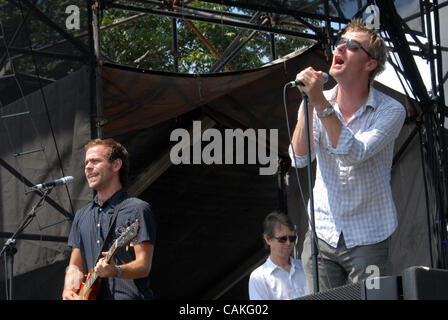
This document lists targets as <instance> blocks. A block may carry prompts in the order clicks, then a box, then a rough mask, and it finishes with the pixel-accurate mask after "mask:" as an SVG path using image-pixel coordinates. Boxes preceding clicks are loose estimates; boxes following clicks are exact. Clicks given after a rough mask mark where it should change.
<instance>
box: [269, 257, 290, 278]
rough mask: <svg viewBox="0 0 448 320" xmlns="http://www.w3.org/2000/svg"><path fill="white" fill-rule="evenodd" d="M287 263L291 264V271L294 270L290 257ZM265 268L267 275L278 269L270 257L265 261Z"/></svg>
mask: <svg viewBox="0 0 448 320" xmlns="http://www.w3.org/2000/svg"><path fill="white" fill-rule="evenodd" d="M289 262H290V263H291V271H293V270H294V269H295V265H294V264H293V263H292V261H291V257H289ZM265 268H266V269H267V270H268V271H269V274H272V272H274V271H275V270H276V269H280V267H279V266H278V265H276V264H275V263H274V262H273V261H272V260H271V256H269V257H268V258H267V259H266V264H265Z"/></svg>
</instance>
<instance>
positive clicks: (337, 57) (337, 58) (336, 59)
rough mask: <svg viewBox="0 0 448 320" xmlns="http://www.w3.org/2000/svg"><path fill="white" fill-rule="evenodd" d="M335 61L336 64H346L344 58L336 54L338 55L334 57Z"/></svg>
mask: <svg viewBox="0 0 448 320" xmlns="http://www.w3.org/2000/svg"><path fill="white" fill-rule="evenodd" d="M334 63H335V64H339V65H340V64H344V59H342V58H341V57H339V56H336V57H334Z"/></svg>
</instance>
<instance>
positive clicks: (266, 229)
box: [263, 210, 295, 249]
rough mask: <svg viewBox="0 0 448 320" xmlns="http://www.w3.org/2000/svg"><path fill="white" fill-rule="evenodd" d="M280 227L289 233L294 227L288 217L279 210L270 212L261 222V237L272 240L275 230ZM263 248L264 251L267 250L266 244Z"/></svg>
mask: <svg viewBox="0 0 448 320" xmlns="http://www.w3.org/2000/svg"><path fill="white" fill-rule="evenodd" d="M281 225H284V226H286V227H288V229H289V230H291V231H294V230H295V226H294V224H293V223H292V221H291V219H290V218H289V216H287V215H286V214H284V213H283V212H281V211H279V210H275V211H272V212H271V213H269V214H268V215H267V216H266V218H265V219H264V221H263V235H267V236H268V237H269V238H273V237H274V235H275V229H277V228H279V227H280V226H281ZM264 246H265V248H266V249H269V246H268V245H267V244H266V242H265V243H264Z"/></svg>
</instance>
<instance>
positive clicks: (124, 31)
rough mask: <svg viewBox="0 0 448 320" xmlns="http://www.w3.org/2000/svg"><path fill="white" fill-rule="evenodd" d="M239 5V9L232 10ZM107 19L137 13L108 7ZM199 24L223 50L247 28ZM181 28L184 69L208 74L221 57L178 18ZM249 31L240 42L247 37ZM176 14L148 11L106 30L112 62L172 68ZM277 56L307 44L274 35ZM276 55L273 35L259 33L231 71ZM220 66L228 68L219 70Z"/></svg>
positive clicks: (207, 5) (104, 44)
mask: <svg viewBox="0 0 448 320" xmlns="http://www.w3.org/2000/svg"><path fill="white" fill-rule="evenodd" d="M201 6H202V7H204V8H208V9H214V10H219V11H224V10H226V11H230V10H232V9H231V8H228V7H225V6H222V5H217V4H210V3H201ZM233 10H235V9H233ZM238 13H241V14H247V15H249V16H251V15H253V14H254V12H251V11H247V10H245V11H242V10H239V11H238ZM103 14H104V15H103V19H102V24H103V26H107V25H110V24H113V23H116V22H117V21H120V20H121V19H124V18H129V17H130V16H132V15H135V13H131V12H125V11H122V10H114V9H108V10H105V11H104V12H103ZM193 24H194V26H195V27H196V28H197V29H198V30H199V31H200V32H201V34H202V35H203V36H204V37H205V38H206V39H207V40H208V42H209V43H210V44H211V45H212V46H213V47H214V48H215V49H216V51H217V52H218V53H220V54H222V53H223V52H224V51H225V49H226V48H227V47H228V46H229V44H230V43H231V42H232V40H233V39H234V38H235V37H237V35H238V34H240V33H241V32H243V30H241V29H239V28H236V27H229V26H225V25H221V24H211V23H207V22H193ZM176 26H177V33H178V36H177V37H178V42H177V43H178V52H177V56H178V59H179V60H178V61H179V72H184V73H206V72H210V70H211V67H212V66H213V64H214V63H215V62H216V61H217V57H215V55H214V54H213V53H212V52H211V51H210V50H209V48H208V47H207V45H206V44H205V43H204V42H203V41H202V40H201V39H200V38H199V37H198V36H197V35H196V33H195V32H194V31H193V29H192V28H191V27H190V25H189V24H188V23H187V22H186V21H184V20H180V19H177V20H176ZM249 34H250V31H247V30H246V31H245V36H243V37H241V39H240V42H242V41H245V40H246V38H247V36H248V35H249ZM171 39H172V18H169V17H162V16H149V15H147V16H144V17H140V18H138V19H135V20H133V21H130V22H127V23H125V24H122V25H119V26H116V27H113V28H110V29H107V30H104V31H103V32H102V39H101V44H102V50H103V52H104V54H105V56H106V57H107V58H108V59H110V60H111V61H113V62H116V63H119V64H125V65H129V66H135V67H139V68H143V69H150V70H161V71H173V65H174V57H173V54H174V52H173V45H172V40H171ZM275 39H276V41H275V43H276V48H277V56H283V55H285V54H288V53H291V52H293V51H295V50H297V49H298V48H300V47H302V46H303V45H304V44H305V43H304V42H302V41H298V40H297V39H293V38H286V37H282V36H278V35H277V36H275ZM270 60H271V47H270V35H269V34H267V33H264V32H258V33H257V35H256V36H255V37H253V38H252V39H251V40H250V41H249V42H248V43H247V44H246V45H245V46H244V48H243V49H242V50H240V51H239V52H238V54H237V55H235V57H234V58H233V59H232V60H231V61H230V62H229V63H228V65H230V67H231V68H232V70H244V69H252V68H257V67H260V66H261V65H263V64H265V63H266V62H269V61H270ZM218 71H224V69H222V70H218Z"/></svg>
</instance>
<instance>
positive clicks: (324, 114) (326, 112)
mask: <svg viewBox="0 0 448 320" xmlns="http://www.w3.org/2000/svg"><path fill="white" fill-rule="evenodd" d="M333 113H334V108H333V106H332V105H329V106H328V107H326V108H325V109H324V111H322V112H318V113H317V116H318V117H319V118H326V117H329V116H331V115H332V114H333Z"/></svg>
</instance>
